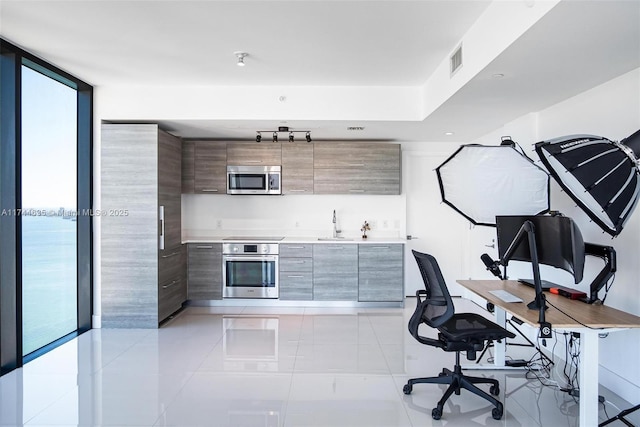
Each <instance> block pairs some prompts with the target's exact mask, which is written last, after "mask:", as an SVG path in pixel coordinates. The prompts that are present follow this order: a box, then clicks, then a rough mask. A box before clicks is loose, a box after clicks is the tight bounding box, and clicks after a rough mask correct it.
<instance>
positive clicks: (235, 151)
mask: <svg viewBox="0 0 640 427" xmlns="http://www.w3.org/2000/svg"><path fill="white" fill-rule="evenodd" d="M281 164H282V151H281V145H280V143H273V142H262V143H249V142H236V143H229V144H228V145H227V165H229V166H279V165H281Z"/></svg>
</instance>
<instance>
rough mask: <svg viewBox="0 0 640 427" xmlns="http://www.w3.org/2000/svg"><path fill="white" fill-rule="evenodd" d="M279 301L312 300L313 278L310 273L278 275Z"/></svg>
mask: <svg viewBox="0 0 640 427" xmlns="http://www.w3.org/2000/svg"><path fill="white" fill-rule="evenodd" d="M280 299H281V300H297V301H311V300H313V276H312V274H311V272H290V273H283V274H280Z"/></svg>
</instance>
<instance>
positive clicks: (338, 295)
mask: <svg viewBox="0 0 640 427" xmlns="http://www.w3.org/2000/svg"><path fill="white" fill-rule="evenodd" d="M313 299H314V300H316V301H357V300H358V245H354V244H343V245H335V244H317V245H313Z"/></svg>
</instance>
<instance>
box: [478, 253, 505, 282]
mask: <svg viewBox="0 0 640 427" xmlns="http://www.w3.org/2000/svg"><path fill="white" fill-rule="evenodd" d="M480 259H481V260H482V262H483V263H484V265H485V266H486V267H487V270H489V271H490V272H491V273H493V275H494V276H496V277H497V278H499V279H500V280H504V278H503V277H502V272H501V271H500V268H499V267H498V265H499V263H498V261H494V260H493V259H492V258H491V257H490V256H489V254H482V255H480Z"/></svg>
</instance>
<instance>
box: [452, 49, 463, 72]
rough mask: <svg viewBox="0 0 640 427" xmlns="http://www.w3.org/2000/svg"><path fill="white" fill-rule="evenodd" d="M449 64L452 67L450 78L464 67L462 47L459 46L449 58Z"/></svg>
mask: <svg viewBox="0 0 640 427" xmlns="http://www.w3.org/2000/svg"><path fill="white" fill-rule="evenodd" d="M449 64H450V65H451V74H450V76H453V75H454V74H455V73H456V71H458V70H459V69H460V67H462V45H460V46H458V48H457V49H456V50H455V51H454V52H453V54H452V55H451V58H449Z"/></svg>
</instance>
